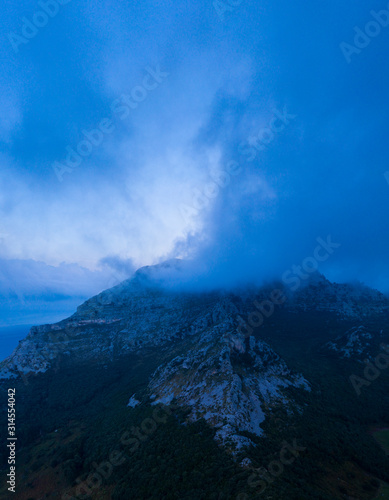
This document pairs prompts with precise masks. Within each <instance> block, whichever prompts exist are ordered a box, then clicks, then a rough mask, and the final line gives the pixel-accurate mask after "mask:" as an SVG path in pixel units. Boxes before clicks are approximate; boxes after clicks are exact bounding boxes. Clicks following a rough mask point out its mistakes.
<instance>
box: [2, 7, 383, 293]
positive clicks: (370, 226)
mask: <svg viewBox="0 0 389 500" xmlns="http://www.w3.org/2000/svg"><path fill="white" fill-rule="evenodd" d="M231 3H235V4H237V3H239V2H236V1H235V2H231ZM44 5H45V7H43V6H44ZM44 8H45V9H48V10H50V9H51V10H50V13H51V17H50V16H48V15H46V16H45V15H43V16H42V14H41V13H42V10H43V9H44ZM372 9H374V11H376V12H379V11H382V10H385V12H382V13H381V14H380V19H379V21H380V23H381V24H378V23H377V21H375V22H373V24H372V21H374V19H375V17H376V15H375V14H374V13H372V12H371V11H372ZM388 9H389V5H388V4H387V3H386V4H385V2H379V1H373V2H371V3H370V5H369V6H365V5H354V4H353V5H350V2H345V1H339V0H337V1H335V0H333V1H331V0H329V1H327V2H313V3H307V2H302V1H296V2H290V1H286V0H280V1H278V2H270V0H259V1H256V2H254V1H250V0H243V1H242V2H241V3H240V5H236V6H235V7H231V6H230V4H228V2H223V1H220V2H212V1H211V0H209V1H198V0H197V1H189V2H175V3H174V4H167V3H166V2H155V1H154V2H149V1H143V2H137V3H136V2H129V1H125V0H124V1H121V2H111V1H105V2H102V1H98V0H97V1H96V0H93V1H92V0H90V1H86V2H76V1H74V0H71V1H68V0H61V4H60V2H57V1H56V0H51V1H50V2H47V3H46V2H45V1H44V0H43V1H42V2H40V3H39V2H35V1H27V0H25V1H18V0H16V1H14V2H12V3H6V4H5V5H3V12H2V21H1V30H0V36H1V40H2V43H1V45H0V52H1V58H0V61H1V62H0V65H1V71H0V169H1V170H0V258H1V261H0V262H1V265H2V266H7V260H8V259H13V260H20V265H21V266H22V267H23V265H24V266H25V268H26V270H27V271H26V274H28V275H29V276H30V275H31V273H30V270H31V265H32V264H31V261H39V262H41V263H43V264H45V265H48V266H58V265H59V264H61V263H67V264H75V265H78V266H82V267H84V268H87V269H90V270H91V271H94V272H95V273H94V274H93V275H94V276H96V289H97V288H99V287H100V286H101V276H99V273H103V274H104V273H105V274H107V273H108V274H109V271H107V269H108V268H110V269H112V268H114V269H116V270H117V271H118V270H119V273H121V272H123V274H125V272H124V270H126V269H127V270H128V269H132V265H134V266H135V267H137V266H140V265H144V264H151V263H155V262H158V261H160V260H163V259H165V258H169V257H175V256H179V257H186V256H191V257H196V256H197V258H198V259H200V261H201V263H202V264H204V265H205V266H209V267H210V269H211V271H210V272H212V273H216V274H215V276H216V275H218V276H220V275H223V276H226V275H231V276H232V277H233V279H235V277H237V276H239V277H243V278H244V277H246V276H247V277H252V276H256V277H258V279H260V278H261V277H262V276H265V275H266V276H267V275H270V274H274V275H277V276H278V275H280V274H282V273H283V272H284V271H285V270H286V269H288V268H289V267H290V266H291V265H293V264H298V263H299V262H301V261H302V260H303V259H304V258H306V257H308V256H309V255H311V254H312V251H313V249H314V248H315V244H316V243H315V242H316V238H317V237H322V238H325V237H327V235H332V237H333V239H334V241H337V242H339V243H340V244H341V247H340V248H339V249H337V250H336V252H334V254H333V255H332V256H331V259H329V260H328V261H327V262H326V263H325V265H323V266H322V268H321V270H322V271H323V272H325V273H326V274H327V275H328V276H329V277H330V278H333V279H336V280H338V281H347V280H361V281H364V282H366V283H368V284H369V285H372V286H376V287H379V288H380V289H382V290H385V291H388V290H389V266H388V257H387V249H388V240H389V237H388V231H387V219H388V213H389V210H388V207H389V183H388V181H387V180H386V178H385V172H387V171H388V170H389V166H388V146H387V144H388V134H389V127H388V116H389V113H388V111H389V110H388V107H389V105H388V104H389V100H388V89H389V66H388V64H387V54H388V51H387V49H388V46H389V27H386V24H388V23H389V17H387V14H386V11H387V10H388ZM45 17H46V18H45ZM31 22H33V23H34V22H35V24H38V25H40V26H41V27H39V28H35V27H34V25H33V24H30V23H31ZM356 28H357V29H356ZM359 30H361V31H359ZM366 30H367V32H368V33H369V36H366V35H365V34H363V33H365V32H366ZM26 36H28V37H29V38H26ZM342 44H343V45H342ZM270 126H272V131H270V129H269V127H270ZM96 130H97V131H96ZM91 131H94V132H93V134H92V135H91ZM85 140H87V142H85ZM83 141H84V142H83ZM88 141H89V142H88ZM253 146H256V149H253ZM77 150H78V152H77ZM69 151H71V153H69ZM231 162H237V163H238V164H239V169H238V167H236V163H233V164H231ZM231 165H235V167H236V168H235V170H234V167H233V166H231ZM226 172H229V173H228V175H229V180H226ZM231 172H232V174H231ZM388 178H389V176H388ZM215 179H217V180H218V182H219V184H223V179H224V181H225V182H224V184H227V185H225V186H224V187H219V188H218V192H216V187H215V184H214V180H215ZM224 184H223V185H224ZM104 259H105V260H104ZM107 259H108V260H107ZM102 263H103V264H102ZM14 268H15V266H14V267H13V269H14ZM50 269H52V268H50ZM61 269H63V270H66V269H68V268H66V266H65V267H61ZM72 269H75V267H72ZM66 272H68V271H66ZM58 273H59V274H60V271H58V270H57V271H55V276H56V277H57V278H58ZM22 274H23V273H22ZM21 276H22V275H21ZM57 278H56V279H57ZM64 280H65V281H66V280H67V281H68V280H69V274H67V278H66V279H65V278H64ZM15 281H16V282H17V283H18V286H19V287H21V289H23V286H24V285H23V280H22V279H21V278H20V279H19V277H18V279H17V280H15ZM30 281H31V278H30ZM37 281H39V283H40V285H39V286H38V285H37V287H38V289H40V288H39V287H40V286H41V280H37ZM60 281H61V280H60ZM76 282H77V283H78V282H79V280H78V278H76V279H75V283H76ZM4 286H5V285H3V288H4ZM7 286H8V285H7ZM29 286H30V282H29V284H28V287H29ZM57 288H58V287H57ZM59 288H60V286H59ZM65 288H66V287H65ZM21 293H23V292H21Z"/></svg>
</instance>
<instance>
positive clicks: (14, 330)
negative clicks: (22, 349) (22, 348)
mask: <svg viewBox="0 0 389 500" xmlns="http://www.w3.org/2000/svg"><path fill="white" fill-rule="evenodd" d="M31 326H32V325H18V326H2V327H0V361H3V360H4V359H5V358H7V357H8V356H9V355H10V354H12V352H13V350H14V349H15V348H16V347H17V345H18V343H19V340H23V339H24V338H25V337H26V336H27V334H28V332H29V331H30V328H31Z"/></svg>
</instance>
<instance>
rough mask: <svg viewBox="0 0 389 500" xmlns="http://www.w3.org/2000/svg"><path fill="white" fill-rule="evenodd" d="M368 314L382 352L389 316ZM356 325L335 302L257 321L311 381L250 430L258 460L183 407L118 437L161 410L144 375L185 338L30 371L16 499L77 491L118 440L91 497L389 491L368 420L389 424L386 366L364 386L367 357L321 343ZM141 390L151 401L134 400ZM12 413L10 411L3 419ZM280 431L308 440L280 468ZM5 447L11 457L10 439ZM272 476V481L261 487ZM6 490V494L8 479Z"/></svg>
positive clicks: (21, 414)
mask: <svg viewBox="0 0 389 500" xmlns="http://www.w3.org/2000/svg"><path fill="white" fill-rule="evenodd" d="M359 324H360V323H358V324H356V326H359ZM363 324H364V326H366V327H367V328H368V329H369V331H371V333H373V334H374V335H375V340H374V342H372V351H373V352H376V353H377V354H378V353H379V352H380V350H379V344H380V342H382V341H383V340H384V341H386V342H388V331H387V330H384V336H383V337H382V336H381V337H379V332H380V331H381V330H382V329H383V328H384V327H385V325H387V324H388V318H386V317H379V318H366V319H365V320H364V321H363ZM351 326H355V324H354V323H352V322H345V321H340V320H339V318H337V317H336V315H335V314H334V315H331V314H328V313H318V312H315V311H307V312H304V313H299V314H295V313H291V312H288V311H287V310H286V309H281V310H278V311H276V313H275V314H274V315H273V316H272V317H271V318H270V319H268V320H267V321H266V322H265V324H264V326H263V327H262V328H261V329H260V330H258V332H256V335H257V336H258V338H262V339H264V340H265V341H267V342H268V343H269V344H270V345H271V346H272V347H273V348H274V349H275V351H276V352H277V353H278V354H279V355H280V356H281V357H282V358H283V359H285V361H286V363H287V364H288V366H289V367H290V368H292V369H294V370H296V371H299V372H301V373H302V374H303V375H304V376H305V378H306V379H307V380H309V381H310V382H311V384H312V391H311V392H310V393H308V392H306V393H302V392H301V391H293V393H294V394H293V396H294V399H295V400H296V401H297V402H298V405H299V407H300V408H301V409H302V411H296V413H295V415H294V416H292V415H291V414H288V413H287V412H286V410H285V408H284V407H283V406H282V405H274V406H273V407H272V408H269V410H270V411H271V417H270V418H268V419H267V420H266V421H265V422H264V424H263V428H264V430H265V435H264V437H261V438H258V437H256V436H252V435H249V434H248V436H249V437H250V438H251V439H252V440H253V441H254V442H255V443H256V444H257V446H256V448H253V449H250V450H248V451H246V452H245V453H244V454H242V456H241V457H240V458H241V459H243V458H246V457H248V458H250V459H251V461H252V464H251V466H248V467H245V468H242V467H239V466H237V464H236V462H234V460H232V458H231V457H230V456H229V455H228V454H227V453H225V451H223V450H222V449H221V448H219V447H218V446H217V445H216V443H215V441H214V440H213V436H214V430H212V429H210V428H209V427H208V426H207V425H206V424H205V423H203V422H197V423H194V424H188V423H187V420H186V412H185V409H177V408H172V409H171V412H170V413H168V414H166V412H165V413H163V412H162V413H160V414H159V415H165V417H163V416H162V417H161V418H160V419H159V421H158V422H156V423H155V425H154V424H153V425H154V426H152V427H151V428H150V427H148V428H150V429H152V430H150V431H149V434H148V435H147V434H145V432H144V431H141V432H142V436H146V437H145V439H144V440H141V439H139V440H138V441H139V445H138V446H136V445H135V441H133V442H131V443H130V444H128V443H127V444H123V443H122V442H121V441H122V440H121V438H122V436H123V434H124V433H126V432H129V433H130V434H133V430H132V428H133V427H134V428H142V424H143V423H144V422H145V421H146V420H145V419H149V420H147V422H148V424H151V423H152V422H150V421H152V420H153V419H155V416H154V415H155V414H154V411H155V407H151V406H150V404H148V399H147V398H148V395H147V392H146V386H147V381H148V378H149V376H150V374H151V373H152V372H153V371H154V370H155V368H156V367H157V366H158V365H160V364H161V363H162V362H163V361H165V360H169V359H171V358H172V357H174V356H176V355H177V354H179V353H180V352H181V351H185V349H186V348H187V346H186V342H185V340H182V341H176V342H175V343H174V344H172V345H171V346H170V347H169V349H164V350H162V349H150V350H145V349H144V350H142V354H140V353H138V354H134V355H131V356H127V357H125V358H121V359H118V360H116V361H115V362H114V363H112V364H108V365H107V366H106V367H101V366H92V365H88V366H77V367H75V366H67V367H64V368H62V369H61V370H59V371H57V372H54V371H52V372H49V373H47V374H44V375H39V376H36V377H30V378H29V384H28V385H27V386H25V385H24V384H23V382H18V383H16V384H15V386H16V389H17V391H16V401H17V404H16V408H17V428H18V432H17V435H18V439H19V441H18V443H19V449H18V485H19V493H18V499H20V500H27V499H37V500H38V499H40V498H49V499H56V498H62V494H64V493H69V495H70V496H72V495H73V496H74V495H75V494H76V488H77V486H80V484H84V482H85V480H87V478H88V476H89V475H90V474H91V473H93V472H94V471H95V469H96V467H95V466H94V465H93V464H94V463H95V464H96V465H97V467H98V466H99V465H101V464H102V463H105V462H106V461H107V460H108V459H109V457H110V456H112V455H111V454H112V452H121V455H120V460H118V462H119V461H122V463H121V464H120V465H115V466H114V467H112V471H111V473H110V474H107V477H106V479H104V480H103V481H102V484H99V486H98V487H96V488H93V489H91V490H90V493H91V494H90V495H89V496H84V498H93V499H110V498H112V499H114V500H127V499H139V500H141V499H155V500H157V499H180V500H181V499H187V500H201V499H204V500H206V499H215V500H224V499H226V500H227V499H237V498H238V499H239V500H244V499H246V498H247V499H250V498H264V499H270V498H272V499H273V500H274V499H287V500H312V499H317V500H319V499H320V500H334V499H347V498H356V499H360V500H365V499H366V500H368V499H374V498H385V497H382V496H377V495H379V494H380V495H381V494H385V493H384V491H385V490H384V489H382V490H381V491H380V493H379V488H380V485H381V482H389V459H388V457H387V456H386V454H385V451H384V450H383V448H382V447H381V446H380V445H379V444H378V443H377V441H376V440H375V439H374V437H373V435H372V433H371V432H369V430H371V429H372V428H374V427H377V428H378V427H380V428H383V427H385V426H388V420H389V396H388V391H387V388H388V381H389V369H388V370H386V371H382V373H381V374H380V376H379V377H378V378H377V379H376V380H375V381H373V382H372V383H371V385H370V386H369V387H364V388H362V394H361V395H360V396H359V397H358V396H357V394H356V393H355V391H354V389H353V387H352V385H351V383H350V381H349V377H350V375H352V374H356V375H360V376H362V375H363V366H361V364H359V363H356V362H354V361H352V360H342V359H339V358H338V357H337V356H336V355H335V354H331V353H328V352H326V351H323V349H322V346H323V344H324V343H325V342H327V341H329V340H331V339H333V338H335V337H336V336H338V335H340V334H342V333H344V332H345V331H346V330H347V329H348V328H350V327H351ZM248 362H249V360H248ZM12 385H13V384H12ZM8 387H9V383H6V384H2V387H1V398H2V400H1V402H2V406H3V405H4V404H5V401H6V392H7V391H6V389H7V388H8ZM134 393H136V396H137V398H143V401H144V403H145V404H142V405H141V406H138V407H136V408H134V409H131V408H127V407H126V404H127V402H128V399H129V397H130V396H131V395H132V394H134ZM5 414H6V413H5V412H4V411H2V415H4V417H2V422H3V423H2V425H1V428H2V429H5V428H6V423H5ZM154 421H155V420H154ZM154 427H155V428H154ZM145 428H147V427H146V426H145ZM55 431H57V432H55ZM135 432H136V429H135ZM133 437H134V436H132V438H133ZM284 440H285V441H287V442H288V443H293V442H294V440H296V442H297V443H298V445H299V446H300V447H301V448H305V450H304V451H301V452H300V453H299V456H298V457H296V458H295V460H294V461H293V463H290V465H285V466H284V468H283V471H282V473H280V474H279V475H278V477H275V476H274V475H273V476H272V475H271V474H269V472H266V471H264V470H263V468H265V469H269V464H271V463H272V462H273V461H278V460H279V459H280V452H281V450H282V448H283V442H284ZM0 452H1V463H2V464H4V465H2V468H3V469H4V468H5V466H6V465H5V460H6V451H5V446H2V448H1V450H0ZM289 457H290V454H289V455H288V458H289ZM254 468H255V469H256V471H255V470H253V469H254ZM264 484H265V485H266V489H265V490H264V491H263V492H262V494H259V493H260V492H261V491H262V489H263V485H264ZM0 494H2V497H1V498H8V495H7V492H6V491H5V490H3V491H1V490H0ZM64 498H66V497H64ZM78 498H82V497H78Z"/></svg>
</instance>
